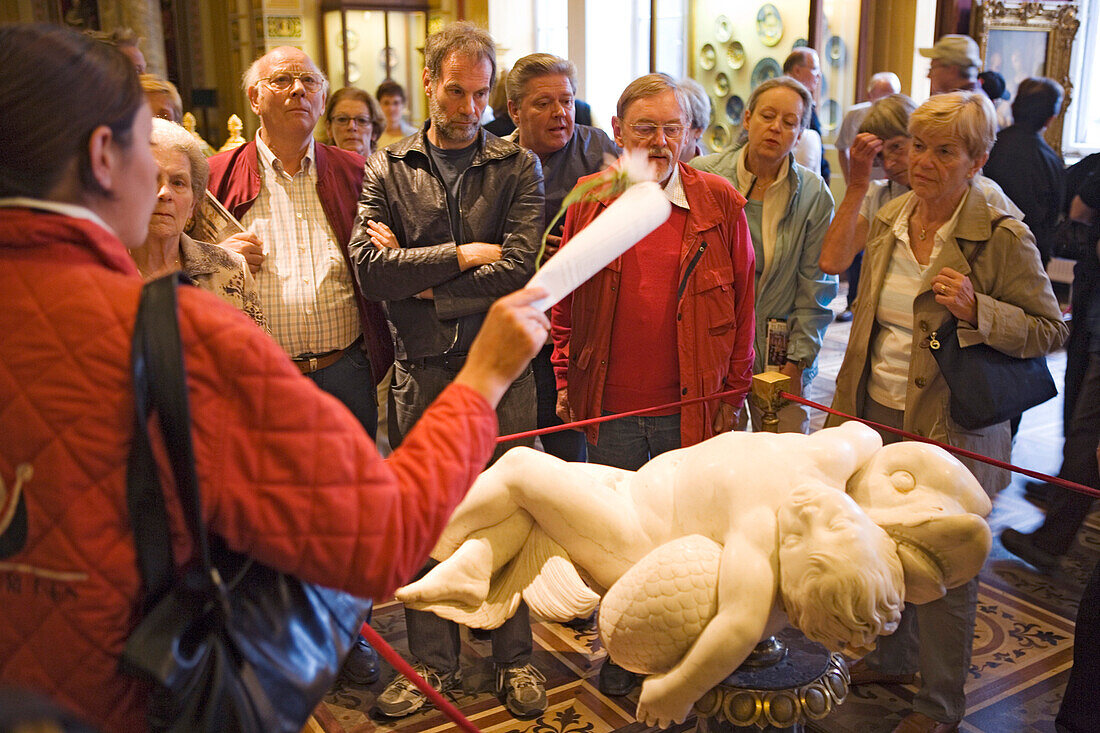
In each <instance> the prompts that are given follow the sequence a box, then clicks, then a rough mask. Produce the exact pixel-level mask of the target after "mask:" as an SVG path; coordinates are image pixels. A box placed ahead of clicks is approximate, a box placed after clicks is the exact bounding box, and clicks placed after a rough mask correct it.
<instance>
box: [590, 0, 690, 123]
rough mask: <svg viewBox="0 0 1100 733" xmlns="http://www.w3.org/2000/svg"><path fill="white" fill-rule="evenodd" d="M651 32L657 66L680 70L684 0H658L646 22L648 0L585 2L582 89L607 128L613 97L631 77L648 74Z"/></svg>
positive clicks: (684, 33) (674, 72)
mask: <svg viewBox="0 0 1100 733" xmlns="http://www.w3.org/2000/svg"><path fill="white" fill-rule="evenodd" d="M651 29H655V31H656V41H657V42H656V44H655V45H656V50H657V53H656V58H655V59H654V62H655V63H654V66H655V68H656V70H657V71H664V72H666V73H668V74H671V75H672V76H674V77H677V78H679V77H681V76H683V75H684V69H685V68H686V63H685V62H686V57H685V50H684V49H685V48H686V46H687V2H686V0H658V2H657V16H656V22H655V23H651V18H650V13H649V0H601V1H600V2H593V3H586V5H585V64H584V68H585V72H586V79H585V82H586V84H585V90H586V96H587V100H586V101H587V102H588V103H589V104H590V105H592V115H593V117H594V118H595V119H596V120H597V122H598V123H599V124H600V125H602V126H603V127H604V129H606V130H609V131H610V129H611V118H612V116H614V114H615V102H617V101H618V99H619V95H620V94H621V93H622V91H623V89H624V88H625V87H626V85H627V84H629V83H630V82H631V81H632V80H633V79H636V78H637V77H639V76H642V75H643V74H648V73H649V61H650V60H649V39H650V32H651Z"/></svg>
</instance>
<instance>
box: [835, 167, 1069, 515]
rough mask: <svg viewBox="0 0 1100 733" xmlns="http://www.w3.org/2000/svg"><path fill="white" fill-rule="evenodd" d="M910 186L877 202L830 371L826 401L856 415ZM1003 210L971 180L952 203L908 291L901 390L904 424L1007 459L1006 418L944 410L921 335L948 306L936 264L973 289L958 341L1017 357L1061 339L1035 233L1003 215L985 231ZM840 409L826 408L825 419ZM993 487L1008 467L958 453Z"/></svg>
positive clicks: (939, 381)
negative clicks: (983, 424)
mask: <svg viewBox="0 0 1100 733" xmlns="http://www.w3.org/2000/svg"><path fill="white" fill-rule="evenodd" d="M913 195H914V194H913V193H912V192H910V193H907V194H905V195H903V196H899V197H898V198H896V199H894V200H893V201H891V202H889V203H887V204H886V205H884V206H883V207H882V208H881V209H880V210H879V212H878V214H877V215H876V216H875V219H874V221H873V222H871V230H870V232H869V234H868V237H867V248H866V251H865V252H864V255H863V272H862V276H861V277H860V287H859V296H858V298H857V300H856V302H855V304H854V307H853V310H854V313H855V317H854V319H853V321H852V331H851V336H850V338H849V340H848V349H847V351H846V352H845V354H844V362H843V364H842V365H841V367H840V373H839V374H838V375H837V380H836V396H835V398H834V399H833V407H834V408H835V409H837V410H840V411H842V412H845V413H847V414H849V415H860V414H861V413H862V410H863V405H864V400H865V399H866V396H867V378H868V375H869V373H870V369H871V364H870V358H869V354H870V347H871V344H872V339H873V338H874V335H875V331H876V330H877V328H878V326H877V324H876V321H875V312H876V310H877V309H878V301H879V296H880V294H881V292H882V286H883V282H884V280H885V278H886V270H887V267H888V266H889V264H890V257H891V254H892V252H893V249H894V247H895V246H897V243H898V240H897V239H896V238H895V237H894V234H893V226H894V221H895V219H896V218H897V217H898V216H899V215H900V213H901V211H902V209H903V207H904V206H905V202H906V201H907V200H908V197H910V196H913ZM1003 214H1004V212H1002V211H1001V210H999V209H997V208H995V207H993V206H991V205H990V204H988V203H987V201H986V199H985V196H984V195H983V194H982V192H981V190H980V189H978V188H977V187H971V189H970V192H969V193H968V195H967V198H966V201H965V202H964V204H963V208H962V211H960V212H959V218H958V224H957V225H956V228H955V233H954V236H953V237H950V238H948V239H947V241H946V242H945V243H944V246H943V247H942V248H941V250H940V253H939V255H938V256H937V257H936V259H935V261H933V262H932V263H931V266H930V267H929V268H928V269H927V270H926V271H925V275H924V279H923V281H922V282H921V288H920V292H919V293H918V294H917V297H916V298H915V299H914V301H913V343H912V351H911V357H910V359H911V360H910V363H909V386H908V389H907V390H906V393H905V421H904V428H905V429H906V430H908V431H910V432H913V433H917V434H918V435H922V436H924V437H927V438H931V439H933V440H938V441H941V442H943V443H947V444H949V445H953V446H956V447H959V448H966V449H968V450H971V451H974V452H977V453H981V454H982V455H985V456H989V457H991V458H997V459H1000V460H1002V461H1007V460H1009V459H1010V457H1011V452H1012V444H1011V438H1010V436H1009V425H1008V422H1004V423H1000V424H997V425H992V426H990V427H987V428H983V429H981V430H967V429H965V428H962V427H960V426H959V425H957V424H956V423H955V422H954V421H953V420H952V419H951V416H950V414H949V410H948V400H949V397H950V391H949V389H948V387H947V383H946V381H944V378H943V375H942V374H940V370H939V367H938V366H937V364H936V360H935V358H934V357H933V356H932V352H931V351H930V350H929V348H928V341H929V338H928V337H929V335H930V334H931V333H932V332H933V331H935V330H936V329H937V328H938V327H939V326H940V325H941V324H942V323H943V322H944V321H945V320H947V318H948V316H949V315H950V312H949V311H948V310H947V308H945V307H944V306H942V305H940V304H938V303H937V302H936V301H935V297H934V296H933V294H932V289H931V280H932V277H933V276H935V275H936V274H938V273H939V272H940V270H942V269H943V268H944V267H950V268H952V269H953V270H957V271H958V272H961V273H963V274H964V275H967V276H969V278H970V280H971V282H972V283H973V285H974V291H975V293H977V294H978V295H977V300H978V324H977V327H976V328H971V327H969V326H968V325H967V324H965V323H960V324H959V330H958V337H959V343H960V344H961V345H962V346H964V347H965V346H969V345H972V344H977V343H986V344H989V345H990V346H992V347H993V348H995V349H997V350H999V351H1003V352H1004V353H1006V354H1009V355H1011V356H1017V357H1021V358H1026V357H1032V356H1040V355H1043V354H1048V353H1050V352H1051V351H1053V350H1055V349H1057V348H1059V347H1060V346H1061V345H1062V344H1063V343H1064V342H1065V340H1066V337H1067V336H1068V334H1069V329H1068V328H1067V327H1066V325H1065V323H1064V322H1063V320H1062V313H1061V310H1060V309H1059V307H1058V301H1057V299H1056V298H1055V297H1054V292H1053V291H1052V290H1051V287H1050V279H1049V278H1048V277H1047V274H1046V271H1045V270H1044V269H1043V266H1042V263H1041V262H1040V261H1039V251H1038V250H1037V249H1036V248H1035V239H1034V237H1033V236H1032V235H1031V232H1030V231H1029V230H1028V228H1027V227H1026V226H1024V225H1023V224H1022V223H1020V222H1019V221H1017V220H1016V219H1012V218H1007V219H1004V220H1003V221H1002V222H1001V223H1000V225H999V226H998V227H997V229H996V231H992V226H991V225H992V223H993V221H994V220H996V219H997V218H999V217H1001V216H1002V215H1003ZM983 240H989V244H988V245H986V247H985V250H984V251H983V252H982V253H981V255H979V257H978V258H977V260H976V261H975V262H974V267H973V269H971V266H970V265H969V264H968V263H967V261H966V258H967V256H968V255H970V254H971V253H972V252H973V250H974V248H975V246H976V245H977V243H978V242H981V241H983ZM840 422H843V418H838V417H835V416H831V415H830V416H829V419H828V420H827V421H826V425H836V424H839V423H840ZM961 460H962V461H963V463H965V464H966V465H967V467H968V468H969V469H970V470H971V471H972V472H973V473H974V475H975V476H976V477H977V479H978V481H979V482H980V483H981V485H982V487H983V488H985V490H986V492H987V493H989V494H990V496H992V495H993V494H995V493H996V492H997V491H999V490H1001V489H1002V488H1004V487H1005V486H1006V485H1007V484H1008V481H1009V472H1008V471H1006V470H1004V469H1000V468H995V467H993V466H989V465H987V464H984V463H980V462H977V461H972V460H969V459H965V458H963V459H961Z"/></svg>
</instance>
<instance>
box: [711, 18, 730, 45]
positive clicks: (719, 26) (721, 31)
mask: <svg viewBox="0 0 1100 733" xmlns="http://www.w3.org/2000/svg"><path fill="white" fill-rule="evenodd" d="M731 38H733V23H731V22H730V19H729V18H727V17H726V16H724V15H719V16H718V17H717V18H715V19H714V39H715V40H716V41H718V42H719V43H725V42H726V41H728V40H729V39H731Z"/></svg>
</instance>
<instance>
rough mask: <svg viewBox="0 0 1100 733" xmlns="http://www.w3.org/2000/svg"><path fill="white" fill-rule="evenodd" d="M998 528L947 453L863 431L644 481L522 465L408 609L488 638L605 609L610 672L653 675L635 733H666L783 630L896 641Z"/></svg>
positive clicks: (514, 467) (760, 444)
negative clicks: (526, 618) (909, 615)
mask: <svg viewBox="0 0 1100 733" xmlns="http://www.w3.org/2000/svg"><path fill="white" fill-rule="evenodd" d="M990 509H991V504H990V501H989V498H988V497H987V496H986V494H985V493H984V492H983V491H982V489H981V486H979V485H978V483H977V481H976V480H975V479H974V477H973V475H972V474H970V472H969V471H967V470H966V468H964V467H963V465H962V464H961V463H959V462H958V461H957V460H955V459H954V458H953V457H951V456H950V455H949V454H948V453H946V452H945V451H942V450H940V449H938V448H935V447H932V446H928V445H923V444H919V443H898V444H895V445H890V446H886V447H883V446H882V441H881V439H880V438H879V436H878V434H877V433H875V432H874V431H873V430H871V429H870V428H867V427H866V426H863V425H861V424H859V423H855V422H849V423H845V424H844V425H842V426H840V427H836V428H830V429H828V430H822V431H819V432H817V433H814V434H812V435H809V436H807V435H801V434H790V433H784V434H778V435H776V434H767V433H726V434H723V435H719V436H716V437H714V438H711V439H710V440H707V441H705V442H703V443H700V444H698V445H696V446H692V447H690V448H684V449H681V450H676V451H671V452H669V453H665V454H663V455H661V456H658V457H657V458H655V459H653V460H652V461H650V462H649V463H647V464H646V465H645V466H643V467H642V468H641V469H640V470H638V471H636V472H631V471H622V470H619V469H614V468H609V467H606V466H598V465H593V464H581V463H566V462H563V461H560V460H558V459H557V458H554V457H552V456H549V455H546V454H544V453H539V452H537V451H533V450H529V449H522V448H517V449H513V450H512V451H509V452H508V453H507V454H505V456H504V457H503V458H502V459H501V460H500V461H498V462H497V463H496V464H495V465H494V466H493V467H492V468H490V469H489V470H487V471H486V472H485V473H484V474H482V476H481V477H479V478H478V480H477V481H476V482H475V484H474V486H473V487H472V488H471V489H470V493H469V495H468V496H467V497H466V499H465V500H463V502H462V503H461V504H460V505H459V507H458V509H457V510H456V511H455V514H454V516H453V517H452V519H451V522H450V523H449V525H448V527H447V529H446V531H445V532H444V534H443V536H442V538H441V539H440V541H439V543H438V544H437V545H436V547H435V548H434V550H433V551H432V557H433V558H434V559H436V560H439V561H441V562H440V564H439V565H437V566H436V567H435V568H433V569H432V570H431V571H430V572H429V573H427V574H426V575H425V576H424V577H423V578H421V579H420V580H418V581H416V582H415V583H412V584H410V585H408V586H405V587H404V588H402V589H401V590H400V591H398V594H397V597H398V598H399V599H400V600H401V601H403V602H404V603H406V604H408V605H410V606H413V607H416V608H422V609H427V610H431V611H433V612H435V613H437V614H439V615H441V616H444V617H446V618H451V619H454V620H457V621H460V622H462V623H466V624H468V625H472V626H481V627H486V628H492V627H494V626H497V625H499V624H500V623H502V622H503V621H504V620H505V619H506V618H508V617H509V616H510V615H511V614H512V613H513V612H514V611H515V609H516V607H517V606H518V604H519V601H520V598H521V597H522V598H523V599H524V600H526V601H527V602H528V605H530V606H531V608H532V610H533V611H534V612H535V613H537V614H539V615H541V616H543V617H546V618H550V619H553V620H566V619H569V618H572V617H574V616H578V615H583V614H586V613H588V612H590V611H591V610H592V609H593V608H594V607H595V605H596V603H597V602H600V615H599V630H600V636H601V639H602V641H603V643H604V645H605V646H606V648H607V650H608V653H609V654H610V655H611V657H612V658H613V659H615V660H616V662H618V663H619V664H621V665H622V666H624V667H626V668H627V669H631V670H633V671H636V672H639V673H641V674H646V675H648V676H647V677H646V679H645V681H644V682H643V685H642V692H641V697H640V699H639V702H638V710H637V717H638V719H639V720H640V721H642V722H644V723H646V724H647V725H658V726H662V727H664V726H667V725H671V724H672V723H674V722H681V721H683V720H684V718H685V717H686V716H687V715H688V713H689V712H690V710H691V707H692V705H693V704H694V703H695V701H696V700H698V699H699V698H700V697H701V696H702V695H703V694H704V693H705V692H706V691H707V690H709V689H711V688H712V687H714V686H715V685H717V684H718V683H719V682H721V681H722V680H723V679H725V678H726V677H727V676H728V675H729V674H730V673H731V672H733V670H735V669H736V668H737V667H738V666H739V665H740V664H741V662H742V661H744V659H745V657H746V656H748V654H749V653H750V652H751V651H752V649H753V647H754V646H755V645H756V644H757V643H758V642H760V641H761V640H763V639H766V638H767V637H768V636H771V635H772V634H774V633H776V632H777V631H779V630H780V629H782V628H783V627H784V626H785V625H786V624H788V623H790V624H792V625H794V626H796V627H797V628H799V629H801V630H802V631H803V633H805V634H806V635H807V636H808V637H810V638H811V639H814V640H816V641H820V642H822V643H824V644H825V645H826V646H828V647H830V648H832V649H836V648H838V647H840V646H842V645H844V644H852V645H861V646H867V645H871V644H873V643H874V639H875V638H876V637H877V636H879V635H881V634H889V633H892V632H893V631H894V629H895V628H896V626H897V623H898V619H899V618H900V613H901V610H902V608H903V604H904V601H906V600H908V601H909V602H916V603H923V602H927V601H929V600H932V599H934V598H937V597H939V596H940V595H942V594H943V593H944V592H945V591H946V589H948V588H952V587H955V586H957V585H960V584H961V583H964V582H966V581H967V580H969V579H970V578H971V577H973V576H974V575H976V574H977V572H978V570H979V569H980V568H981V565H982V563H983V562H984V560H985V557H986V555H987V554H988V552H989V548H990V543H991V537H990V531H989V527H988V525H987V524H986V522H985V520H984V517H985V516H986V515H988V513H989V511H990ZM578 571H579V573H583V574H584V576H585V578H584V579H583V580H582V578H581V576H580V574H579V573H578ZM593 588H594V589H595V591H598V592H599V593H600V594H601V595H602V600H601V596H600V595H597V593H596V592H594V591H593V590H592V589H593ZM605 590H606V592H604V591H605Z"/></svg>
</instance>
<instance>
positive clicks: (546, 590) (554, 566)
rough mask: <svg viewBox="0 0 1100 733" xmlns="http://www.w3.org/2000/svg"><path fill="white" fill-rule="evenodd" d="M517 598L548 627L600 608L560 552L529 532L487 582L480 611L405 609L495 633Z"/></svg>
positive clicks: (452, 606) (436, 606)
mask: <svg viewBox="0 0 1100 733" xmlns="http://www.w3.org/2000/svg"><path fill="white" fill-rule="evenodd" d="M521 598H522V599H523V600H525V601H527V605H528V607H529V608H530V609H531V612H532V613H534V614H535V615H536V616H538V617H540V618H543V619H546V620H548V621H568V620H570V619H573V618H578V617H583V616H587V615H589V614H590V613H592V611H593V610H595V608H596V605H597V604H598V603H599V602H600V597H599V596H598V595H597V594H596V593H594V592H593V591H592V589H591V588H589V587H588V586H587V585H586V584H585V582H584V581H583V580H582V579H581V577H580V575H579V574H578V573H577V569H576V567H575V566H574V565H573V562H572V561H571V560H570V559H569V555H568V554H567V553H566V552H565V549H564V548H563V547H562V546H561V545H559V544H558V543H557V542H555V541H554V540H552V539H550V537H549V535H547V534H546V533H545V532H543V531H542V530H541V529H539V528H538V527H537V526H535V527H534V528H532V530H531V533H530V534H529V535H528V537H527V541H526V542H525V543H524V545H523V548H522V549H521V550H520V551H519V554H518V555H516V557H515V558H513V559H512V561H511V562H510V563H508V564H507V565H505V566H504V567H503V568H502V569H501V570H500V572H498V573H497V574H496V575H495V576H493V580H492V582H491V583H490V584H489V595H488V596H487V598H486V600H485V602H484V603H482V604H481V605H480V606H477V607H472V606H466V605H462V604H457V603H419V602H409V603H407V604H406V605H408V606H409V607H410V608H416V609H418V610H421V611H431V612H432V613H434V614H435V615H437V616H439V617H440V618H445V619H448V620H450V621H456V622H458V623H460V624H462V625H464V626H471V627H474V628H479V629H495V628H497V627H499V626H500V625H501V624H503V623H504V622H505V621H507V620H508V619H509V618H511V617H512V616H513V615H515V612H516V609H518V608H519V602H520V599H521Z"/></svg>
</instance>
